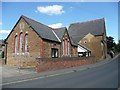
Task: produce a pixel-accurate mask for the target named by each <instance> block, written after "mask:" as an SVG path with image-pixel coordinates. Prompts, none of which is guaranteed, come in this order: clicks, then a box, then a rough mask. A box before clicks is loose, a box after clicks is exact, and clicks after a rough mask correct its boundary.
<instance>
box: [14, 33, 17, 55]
mask: <svg viewBox="0 0 120 90" xmlns="http://www.w3.org/2000/svg"><path fill="white" fill-rule="evenodd" d="M14 50H15V54H17V52H18V36H17V35H16V36H15V49H14Z"/></svg>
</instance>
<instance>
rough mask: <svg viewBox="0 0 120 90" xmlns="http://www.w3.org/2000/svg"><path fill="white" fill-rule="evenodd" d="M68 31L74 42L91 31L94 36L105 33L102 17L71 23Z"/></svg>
mask: <svg viewBox="0 0 120 90" xmlns="http://www.w3.org/2000/svg"><path fill="white" fill-rule="evenodd" d="M68 33H69V35H70V36H71V37H72V38H73V40H75V42H78V41H80V40H81V39H82V38H83V37H84V36H86V35H87V34H88V33H91V34H92V35H94V36H97V35H103V34H104V33H105V21H104V18H102V19H97V20H92V21H87V22H81V23H73V24H71V25H70V26H69V28H68Z"/></svg>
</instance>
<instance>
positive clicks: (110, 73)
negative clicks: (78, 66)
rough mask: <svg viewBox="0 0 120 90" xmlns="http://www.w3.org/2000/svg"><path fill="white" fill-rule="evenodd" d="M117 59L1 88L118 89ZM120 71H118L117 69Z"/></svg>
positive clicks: (118, 61)
mask: <svg viewBox="0 0 120 90" xmlns="http://www.w3.org/2000/svg"><path fill="white" fill-rule="evenodd" d="M118 64H120V60H118V58H116V59H114V60H112V61H110V62H108V63H105V64H103V65H99V66H96V67H93V68H88V69H86V70H83V71H75V72H72V73H67V74H62V75H53V76H50V77H45V78H38V79H35V80H34V79H33V80H30V81H29V80H28V81H27V80H26V81H24V82H16V83H14V84H7V85H3V88H118V68H120V65H119V66H118ZM119 70H120V69H119Z"/></svg>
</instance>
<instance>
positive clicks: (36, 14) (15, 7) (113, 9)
mask: <svg viewBox="0 0 120 90" xmlns="http://www.w3.org/2000/svg"><path fill="white" fill-rule="evenodd" d="M84 1H85V0H83V1H82V2H2V6H1V4H0V7H2V20H1V19H0V39H5V38H6V37H7V35H8V34H9V33H10V31H11V30H12V28H13V27H14V25H15V24H16V22H17V21H18V19H19V18H20V16H21V15H25V16H27V17H29V18H32V19H34V20H36V21H38V22H40V23H43V24H45V25H48V26H50V27H53V28H59V27H64V26H66V27H68V26H69V25H70V24H72V23H76V22H84V21H90V20H95V19H100V18H104V19H105V25H106V32H107V36H112V37H113V38H114V40H115V42H116V43H117V42H118V3H117V2H84Z"/></svg>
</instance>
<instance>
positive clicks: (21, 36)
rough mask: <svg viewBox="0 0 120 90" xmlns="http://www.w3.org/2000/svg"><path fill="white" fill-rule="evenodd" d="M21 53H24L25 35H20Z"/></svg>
mask: <svg viewBox="0 0 120 90" xmlns="http://www.w3.org/2000/svg"><path fill="white" fill-rule="evenodd" d="M20 52H23V33H21V34H20Z"/></svg>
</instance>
